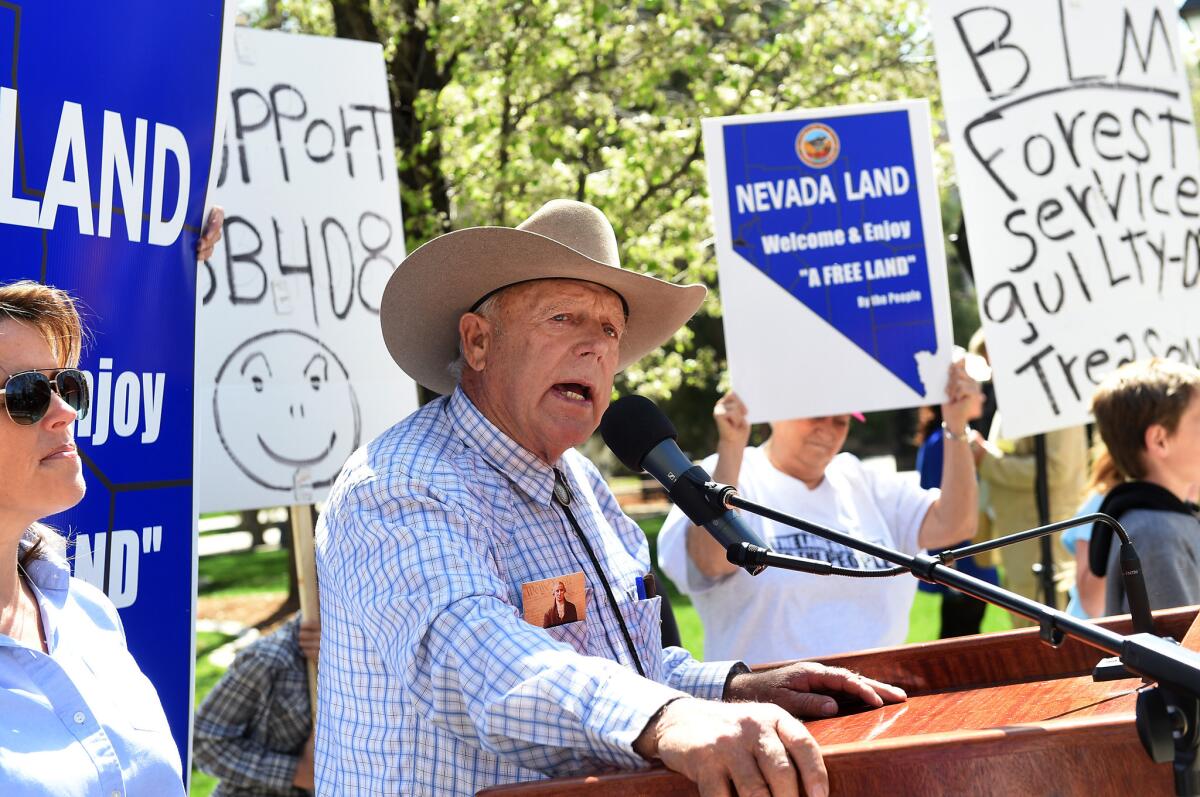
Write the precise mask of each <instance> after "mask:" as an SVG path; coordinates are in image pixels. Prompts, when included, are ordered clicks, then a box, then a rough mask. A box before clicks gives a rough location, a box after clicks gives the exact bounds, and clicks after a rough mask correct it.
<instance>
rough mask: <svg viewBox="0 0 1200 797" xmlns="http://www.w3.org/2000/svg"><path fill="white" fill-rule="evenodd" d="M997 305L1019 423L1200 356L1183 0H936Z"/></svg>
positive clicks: (989, 307) (982, 292)
mask: <svg viewBox="0 0 1200 797" xmlns="http://www.w3.org/2000/svg"><path fill="white" fill-rule="evenodd" d="M933 28H934V34H935V41H936V45H937V58H938V71H939V73H940V75H941V81H942V94H943V98H944V100H945V106H946V119H947V122H948V124H949V128H950V138H951V142H952V144H953V147H954V154H955V163H956V166H957V169H958V180H959V189H960V192H961V194H962V204H963V210H964V213H965V216H966V222H967V229H968V232H969V241H970V251H971V259H972V262H973V264H974V270H975V277H976V286H977V289H978V293H979V308H980V315H981V316H982V319H983V325H984V332H985V334H986V337H987V346H988V352H989V354H990V355H991V358H992V365H993V367H994V373H995V381H996V393H997V398H998V400H999V404H1000V409H1001V412H1002V416H1003V420H1004V427H1003V428H1004V431H1005V433H1006V434H1008V435H1010V436H1020V435H1027V434H1034V433H1038V432H1046V431H1051V430H1054V429H1060V428H1064V427H1067V426H1074V425H1078V424H1082V423H1085V422H1087V420H1088V417H1089V409H1088V407H1089V402H1090V400H1091V396H1092V393H1093V391H1094V389H1095V386H1096V384H1097V383H1098V382H1099V381H1100V380H1101V379H1102V378H1103V377H1104V376H1105V374H1107V373H1109V372H1110V371H1112V370H1113V369H1114V368H1116V367H1117V366H1119V365H1121V364H1123V363H1126V362H1129V361H1132V360H1137V359H1142V358H1146V357H1152V356H1156V355H1157V356H1164V357H1171V358H1175V359H1178V360H1183V361H1186V362H1189V363H1191V364H1193V365H1195V364H1197V363H1198V358H1200V314H1197V312H1196V308H1197V307H1200V304H1198V303H1197V300H1198V299H1200V287H1198V286H1200V223H1198V219H1200V183H1198V182H1197V179H1196V175H1197V149H1196V131H1195V127H1194V124H1193V119H1192V106H1191V101H1190V97H1189V91H1188V84H1187V76H1186V73H1185V68H1184V63H1183V58H1182V53H1181V51H1180V44H1179V39H1178V36H1177V32H1178V31H1177V28H1178V15H1177V11H1176V9H1175V7H1174V5H1173V4H1171V3H1168V2H1149V1H1148V0H1128V1H1127V2H1116V1H1115V0H1093V2H1088V3H1080V4H1076V3H1063V2H1059V3H1028V2H1017V1H1016V0H988V2H987V3H986V4H984V3H979V2H968V1H967V0H938V2H935V3H934V4H933Z"/></svg>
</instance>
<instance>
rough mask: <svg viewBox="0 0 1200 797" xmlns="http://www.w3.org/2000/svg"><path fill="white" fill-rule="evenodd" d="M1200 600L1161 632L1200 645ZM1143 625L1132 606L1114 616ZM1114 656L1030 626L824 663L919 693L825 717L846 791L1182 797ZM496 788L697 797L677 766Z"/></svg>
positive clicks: (528, 796) (520, 792)
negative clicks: (1102, 676)
mask: <svg viewBox="0 0 1200 797" xmlns="http://www.w3.org/2000/svg"><path fill="white" fill-rule="evenodd" d="M1197 611H1198V607H1195V606H1193V607H1188V608H1183V609H1170V610H1166V611H1161V612H1156V613H1155V624H1156V630H1157V632H1158V633H1159V634H1161V635H1166V636H1171V637H1174V638H1175V639H1180V640H1182V641H1183V644H1184V646H1185V647H1187V648H1189V649H1191V650H1200V623H1196V624H1195V625H1196V627H1195V628H1194V629H1193V623H1194V621H1195V620H1196V617H1197ZM1100 625H1103V626H1104V627H1106V628H1109V629H1111V630H1113V631H1116V632H1117V633H1120V634H1127V633H1130V632H1131V627H1130V622H1129V617H1128V615H1126V616H1122V617H1116V618H1112V619H1108V620H1104V621H1101V623H1100ZM1101 658H1102V654H1101V652H1100V651H1098V650H1096V649H1094V648H1091V647H1088V646H1087V645H1084V644H1082V643H1079V642H1076V641H1074V640H1070V639H1069V640H1067V641H1066V642H1065V643H1064V644H1063V645H1062V647H1060V648H1058V649H1057V650H1056V649H1053V648H1051V647H1049V646H1048V645H1046V644H1044V643H1043V642H1042V641H1041V640H1040V639H1039V638H1038V629H1036V628H1026V629H1021V630H1018V631H1009V632H1005V633H999V634H988V635H985V636H972V637H962V638H959V639H949V640H943V641H940V642H929V643H923V644H915V645H904V646H901V647H895V648H882V649H879V650H874V651H868V652H864V653H852V654H847V655H844V656H836V657H832V658H824V659H821V661H823V662H825V663H826V664H832V665H838V666H843V667H849V668H850V669H853V670H857V671H858V672H861V673H863V674H864V675H868V676H870V677H872V678H876V679H878V680H881V681H886V682H888V683H892V684H896V685H898V686H902V687H903V688H904V689H905V691H907V692H908V696H909V697H908V701H907V702H906V703H901V704H898V705H893V706H885V707H883V708H880V709H873V710H862V711H859V712H856V713H851V714H847V715H843V716H838V717H832V718H830V719H823V720H811V721H809V722H808V723H807V725H808V727H809V730H811V731H812V734H813V736H814V737H816V739H817V741H818V742H820V744H821V750H822V752H823V754H824V756H825V766H826V767H827V768H828V770H829V781H830V789H831V791H832V793H833V794H834V795H847V794H853V795H875V794H887V795H903V794H921V795H933V794H944V795H964V794H1005V795H1049V794H1053V795H1080V796H1081V797H1100V795H1108V794H1113V795H1150V794H1163V795H1172V794H1174V782H1173V780H1172V772H1171V765H1170V764H1155V763H1153V762H1152V761H1151V760H1150V758H1149V756H1147V755H1146V752H1145V751H1144V750H1143V749H1142V746H1141V744H1140V742H1139V741H1138V737H1137V730H1136V729H1135V727H1134V703H1135V701H1136V690H1137V689H1138V687H1139V686H1140V685H1141V681H1140V680H1139V679H1136V678H1131V679H1125V680H1120V681H1109V682H1105V683H1096V682H1094V681H1093V680H1092V678H1091V670H1092V667H1093V665H1095V663H1096V662H1097V661H1099V660H1100V659H1101ZM480 794H481V795H488V797H549V796H550V795H555V796H556V797H558V796H559V795H561V796H563V797H584V795H586V796H587V797H601V795H611V794H620V795H652V796H653V797H668V796H669V797H676V796H678V797H694V795H696V794H697V791H696V788H695V787H694V786H693V785H692V784H691V783H690V782H688V781H687V780H686V779H685V778H683V777H682V776H680V775H677V774H676V773H674V772H670V771H668V770H666V769H662V768H659V769H653V770H649V771H644V772H623V773H614V774H609V775H595V776H590V777H580V778H560V779H556V780H545V781H538V782H535V783H524V784H516V785H512V786H501V787H496V788H492V789H485V790H483V791H481V792H480Z"/></svg>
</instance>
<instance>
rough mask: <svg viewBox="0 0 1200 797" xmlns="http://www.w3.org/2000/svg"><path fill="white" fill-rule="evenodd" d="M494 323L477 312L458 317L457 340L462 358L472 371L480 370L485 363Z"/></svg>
mask: <svg viewBox="0 0 1200 797" xmlns="http://www.w3.org/2000/svg"><path fill="white" fill-rule="evenodd" d="M494 332H495V325H494V324H493V323H492V322H491V321H490V320H488V319H487V318H484V317H483V316H481V315H479V314H478V313H463V314H462V316H461V317H460V318H459V319H458V340H459V345H460V346H462V353H463V360H465V361H466V364H467V366H468V367H469V368H470V369H471V370H472V371H482V370H483V369H484V366H486V365H487V355H488V351H489V350H490V348H491V345H492V336H493V334H494Z"/></svg>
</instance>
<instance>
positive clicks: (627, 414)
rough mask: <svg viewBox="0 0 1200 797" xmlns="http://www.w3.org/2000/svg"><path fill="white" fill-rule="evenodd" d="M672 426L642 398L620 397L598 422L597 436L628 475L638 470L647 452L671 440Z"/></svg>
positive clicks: (648, 400) (660, 411) (651, 404)
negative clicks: (626, 470) (627, 470)
mask: <svg viewBox="0 0 1200 797" xmlns="http://www.w3.org/2000/svg"><path fill="white" fill-rule="evenodd" d="M675 435H676V432H675V425H674V424H672V423H671V419H670V418H668V417H667V416H666V415H664V414H663V412H662V410H660V409H659V408H658V407H656V406H655V405H654V402H653V401H651V400H650V399H648V398H646V397H645V396H623V397H622V398H619V399H617V400H616V401H614V402H613V403H612V404H611V405H609V407H608V410H606V411H605V413H604V417H603V418H601V419H600V436H601V437H602V438H604V444H605V445H606V446H608V447H609V448H610V449H612V452H613V453H614V454H616V455H617V459H619V460H621V463H622V464H624V465H625V467H627V468H629V469H630V470H632V471H635V472H636V471H640V470H641V469H642V460H644V459H645V458H646V455H647V454H649V453H650V449H652V448H654V447H655V446H656V445H658V444H659V443H661V442H662V441H663V440H666V439H667V438H668V437H669V438H672V439H674V438H675Z"/></svg>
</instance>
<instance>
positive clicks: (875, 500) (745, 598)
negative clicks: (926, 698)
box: [658, 362, 980, 663]
mask: <svg viewBox="0 0 1200 797" xmlns="http://www.w3.org/2000/svg"><path fill="white" fill-rule="evenodd" d="M979 395H980V389H979V384H978V383H977V382H976V381H975V380H974V379H972V378H971V377H970V376H968V375H967V373H966V370H965V367H964V364H963V363H961V362H958V363H955V364H954V365H952V366H951V368H950V378H949V380H948V382H947V386H946V402H945V403H944V404H943V405H942V414H943V415H942V417H943V418H944V421H945V422H944V423H943V424H942V431H943V433H944V435H945V438H946V444H945V456H944V459H943V470H942V488H943V489H942V490H941V491H940V492H939V491H938V490H924V489H922V488H920V487H918V486H917V485H916V484H913V483H911V482H909V481H908V480H906V479H904V478H902V477H900V476H899V475H897V474H885V473H880V472H878V471H874V470H871V469H868V468H866V467H864V466H863V464H862V462H860V461H859V460H858V458H856V457H854V456H853V455H851V454H844V453H841V450H842V446H843V445H844V444H845V442H846V434H847V432H848V431H849V429H850V416H849V415H832V416H826V417H821V418H801V419H794V420H783V421H775V422H773V423H772V424H771V437H770V438H769V439H768V440H767V442H766V443H764V444H763V445H761V446H758V447H747V445H746V443H747V442H748V440H749V437H750V423H749V421H748V420H747V412H746V407H745V405H744V404H743V403H742V402H741V400H740V399H738V397H737V396H736V395H735V394H733V393H730V394H729V395H727V396H725V397H724V398H722V399H721V400H720V401H719V402H717V406H716V408H715V409H714V410H713V416H714V418H715V420H716V423H717V431H718V437H719V441H718V444H717V453H716V454H714V455H713V456H712V457H710V458H708V459H706V460H705V461H704V462H703V463H702V466H703V467H704V468H705V470H707V471H708V472H709V473H711V474H713V478H714V479H715V480H716V481H719V482H722V483H725V484H735V485H737V487H738V491H739V492H740V493H741V494H742V495H743V496H745V497H746V498H748V499H749V500H751V501H756V502H758V503H761V504H765V505H767V506H770V507H773V508H777V509H779V510H781V511H783V512H787V513H789V514H794V515H798V516H800V517H803V518H805V519H806V520H811V521H813V522H815V523H819V524H822V525H824V526H827V527H829V528H834V529H838V530H839V531H842V532H845V533H847V534H850V535H853V536H855V537H858V538H860V539H863V540H869V541H871V542H874V543H876V544H880V545H884V546H886V547H889V548H896V549H899V550H902V551H904V552H905V553H909V554H915V553H917V552H918V551H921V550H922V549H926V548H936V547H944V546H947V545H950V544H952V543H955V542H958V541H959V540H962V539H965V538H969V537H972V536H973V535H974V532H975V524H976V514H977V499H976V486H975V467H974V462H973V460H972V458H971V449H970V447H969V446H968V445H967V442H966V441H967V434H968V427H967V420H968V418H969V417H970V414H971V412H972V408H973V407H976V406H978V404H979ZM741 517H742V520H743V521H744V522H745V523H746V524H747V525H748V526H750V527H751V528H752V529H754V530H755V531H757V532H758V533H759V536H760V537H761V538H762V539H764V540H766V542H767V544H768V545H769V546H770V547H771V548H772V549H773V550H775V551H779V552H780V553H785V554H791V555H795V556H803V557H806V558H809V559H817V560H820V561H826V562H832V563H833V564H835V565H839V566H842V567H851V568H856V569H879V568H881V567H884V566H886V563H885V562H882V561H880V560H878V559H876V558H874V557H872V556H868V555H866V554H861V553H859V552H857V551H853V550H850V549H849V548H846V547H844V546H842V545H838V544H836V543H832V542H829V541H827V540H825V539H822V538H820V537H817V536H816V535H813V534H809V533H807V532H802V531H798V530H796V529H793V528H791V527H788V526H784V525H782V524H778V523H775V522H774V521H771V520H765V519H763V518H760V517H758V516H756V515H752V514H749V513H745V514H743V515H742V516H741ZM658 564H659V566H660V567H661V568H662V570H663V572H664V573H666V574H667V576H668V577H670V578H671V580H672V581H674V582H675V584H676V585H677V586H678V587H679V589H680V591H681V592H683V593H685V594H688V595H690V596H691V598H692V602H693V604H694V605H695V607H696V611H697V613H698V614H699V615H700V620H701V622H702V623H703V624H704V658H705V659H707V660H710V661H711V660H721V659H726V658H740V659H744V660H745V661H747V662H752V663H765V662H773V661H786V660H791V659H796V658H806V657H810V656H826V655H830V654H834V653H844V652H846V651H851V650H862V649H864V648H874V647H883V646H886V645H898V644H900V643H902V642H903V641H904V638H905V636H906V634H907V632H908V615H909V610H910V608H911V606H912V601H913V595H914V594H915V592H916V580H915V579H912V578H907V577H905V578H874V579H855V578H827V577H824V576H815V575H809V574H805V573H793V572H789V571H786V570H773V569H768V570H766V571H765V572H763V573H761V574H759V575H758V576H750V575H749V574H748V573H746V572H745V571H744V570H741V569H740V568H738V567H737V566H735V565H732V564H730V563H729V562H728V561H727V560H726V558H725V550H724V548H723V547H722V546H721V545H720V544H719V543H717V542H715V541H714V540H713V539H711V538H710V537H709V535H708V533H707V532H706V531H705V530H704V529H702V528H699V527H697V526H693V525H692V524H691V522H690V521H689V520H688V519H687V517H685V516H684V515H683V513H682V512H680V511H679V508H678V507H676V508H674V509H672V510H671V514H669V515H668V516H667V520H666V522H665V523H664V524H663V527H662V530H661V531H660V532H659V535H658Z"/></svg>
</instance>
